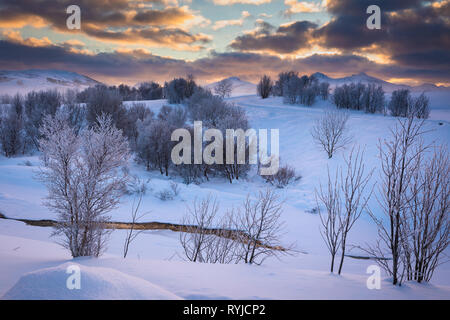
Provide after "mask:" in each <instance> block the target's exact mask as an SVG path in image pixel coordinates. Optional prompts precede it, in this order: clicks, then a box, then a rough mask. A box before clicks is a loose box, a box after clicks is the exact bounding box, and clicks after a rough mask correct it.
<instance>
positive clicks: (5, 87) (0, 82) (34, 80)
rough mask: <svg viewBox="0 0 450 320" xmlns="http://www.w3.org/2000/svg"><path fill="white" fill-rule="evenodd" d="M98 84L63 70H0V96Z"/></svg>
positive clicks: (62, 89) (90, 79)
mask: <svg viewBox="0 0 450 320" xmlns="http://www.w3.org/2000/svg"><path fill="white" fill-rule="evenodd" d="M99 83H100V82H98V81H96V80H94V79H92V78H89V77H86V76H84V75H80V74H78V73H76V72H70V71H64V70H41V69H31V70H17V71H16V70H14V71H8V70H0V94H5V93H8V94H11V95H12V94H15V93H17V92H20V93H27V92H30V91H32V90H36V91H37V90H46V89H56V90H58V91H64V90H66V89H69V88H72V89H79V90H82V89H85V88H87V87H90V86H94V85H96V84H99Z"/></svg>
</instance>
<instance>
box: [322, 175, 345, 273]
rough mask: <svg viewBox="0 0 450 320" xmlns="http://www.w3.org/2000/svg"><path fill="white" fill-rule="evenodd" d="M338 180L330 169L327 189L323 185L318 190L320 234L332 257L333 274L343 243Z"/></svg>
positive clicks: (337, 176) (331, 268) (331, 267)
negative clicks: (321, 205)
mask: <svg viewBox="0 0 450 320" xmlns="http://www.w3.org/2000/svg"><path fill="white" fill-rule="evenodd" d="M338 178H339V175H338V174H337V173H336V177H335V179H334V181H333V180H332V179H331V177H330V170H329V169H328V185H327V189H326V190H324V189H323V187H322V185H320V187H319V191H317V190H316V202H317V208H318V211H319V217H320V221H321V223H322V228H321V230H320V234H321V235H322V239H323V240H324V242H325V244H326V246H327V248H328V251H329V252H330V255H331V266H330V271H331V272H334V261H335V257H336V254H337V252H338V250H339V248H340V246H341V241H342V224H341V223H340V216H341V211H342V205H341V186H340V183H339V179H338ZM319 201H320V202H321V203H322V204H323V205H324V206H325V209H326V211H327V214H326V216H324V214H322V211H321V209H320V205H319Z"/></svg>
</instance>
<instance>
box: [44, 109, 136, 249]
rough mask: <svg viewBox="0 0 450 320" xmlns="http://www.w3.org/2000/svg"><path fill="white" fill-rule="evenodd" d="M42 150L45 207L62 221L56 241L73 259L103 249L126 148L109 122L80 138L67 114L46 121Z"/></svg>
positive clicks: (103, 121) (121, 186)
mask: <svg viewBox="0 0 450 320" xmlns="http://www.w3.org/2000/svg"><path fill="white" fill-rule="evenodd" d="M40 133H41V135H42V138H41V139H40V140H39V150H40V151H41V152H42V159H43V163H44V165H45V166H44V167H42V168H41V171H40V173H39V179H40V180H41V181H42V182H43V183H44V184H45V185H46V187H47V190H48V196H47V198H46V202H45V205H46V206H47V207H48V208H49V209H50V210H52V211H54V212H55V213H56V214H57V216H58V223H57V225H56V227H55V231H54V235H56V236H58V237H59V239H60V243H61V244H62V245H63V246H64V247H65V248H67V249H69V250H70V252H71V254H72V256H73V257H79V256H99V255H100V254H101V253H102V252H103V250H104V249H105V245H106V239H107V237H106V236H107V233H108V232H107V231H106V229H105V224H106V222H107V221H108V220H109V217H108V216H107V213H108V212H110V211H111V210H112V209H114V208H115V207H116V206H117V204H118V203H119V200H120V196H121V195H122V192H123V191H122V190H123V189H124V184H125V182H126V175H125V174H124V172H126V171H124V170H121V169H122V168H123V167H124V166H126V165H127V162H128V159H129V152H128V143H127V141H126V139H125V138H124V137H123V135H122V132H121V131H120V130H118V129H117V128H116V127H115V126H114V124H113V121H112V119H111V118H110V117H109V116H100V117H99V118H98V119H97V121H96V123H95V124H94V125H93V126H92V127H91V128H89V129H87V130H85V131H83V132H82V133H81V134H80V135H77V134H76V132H75V130H74V128H72V127H71V126H70V124H69V121H68V115H67V113H64V112H59V113H57V114H56V115H55V116H54V117H52V116H47V117H45V118H44V120H43V123H42V126H41V128H40Z"/></svg>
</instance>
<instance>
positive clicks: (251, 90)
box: [205, 77, 256, 97]
mask: <svg viewBox="0 0 450 320" xmlns="http://www.w3.org/2000/svg"><path fill="white" fill-rule="evenodd" d="M224 80H228V81H230V82H231V88H232V92H231V96H232V97H238V96H245V95H254V94H256V84H254V83H251V82H248V81H244V80H241V79H240V78H239V77H229V78H226V79H224ZM218 83H219V81H217V82H213V83H210V84H207V85H206V86H205V88H207V89H210V90H211V91H213V92H214V88H215V87H216V85H217V84H218Z"/></svg>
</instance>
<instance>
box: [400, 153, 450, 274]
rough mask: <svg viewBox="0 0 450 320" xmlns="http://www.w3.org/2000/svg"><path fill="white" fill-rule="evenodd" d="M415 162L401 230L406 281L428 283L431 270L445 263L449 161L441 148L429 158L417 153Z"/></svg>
mask: <svg viewBox="0 0 450 320" xmlns="http://www.w3.org/2000/svg"><path fill="white" fill-rule="evenodd" d="M419 150H420V149H419ZM416 161H417V162H419V164H418V165H416V166H414V167H415V168H417V170H416V171H415V172H414V174H413V177H412V183H410V184H409V185H408V193H409V194H410V201H409V205H408V207H407V210H405V211H404V212H403V215H402V224H401V227H402V233H403V237H402V239H403V242H402V245H403V252H404V253H405V258H404V259H405V262H406V268H407V270H406V277H407V280H415V281H417V282H422V281H430V280H431V277H432V276H433V273H434V271H435V269H436V268H437V267H438V266H439V265H440V264H442V263H444V262H448V259H446V260H444V261H443V260H442V254H443V252H444V250H445V249H446V248H447V247H448V245H449V234H450V220H449V217H448V212H449V207H450V203H449V195H450V169H449V168H450V161H449V155H448V151H447V149H445V148H443V147H436V148H434V150H433V153H432V155H431V158H430V159H424V157H423V156H422V154H419V155H418V157H417V158H416Z"/></svg>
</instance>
